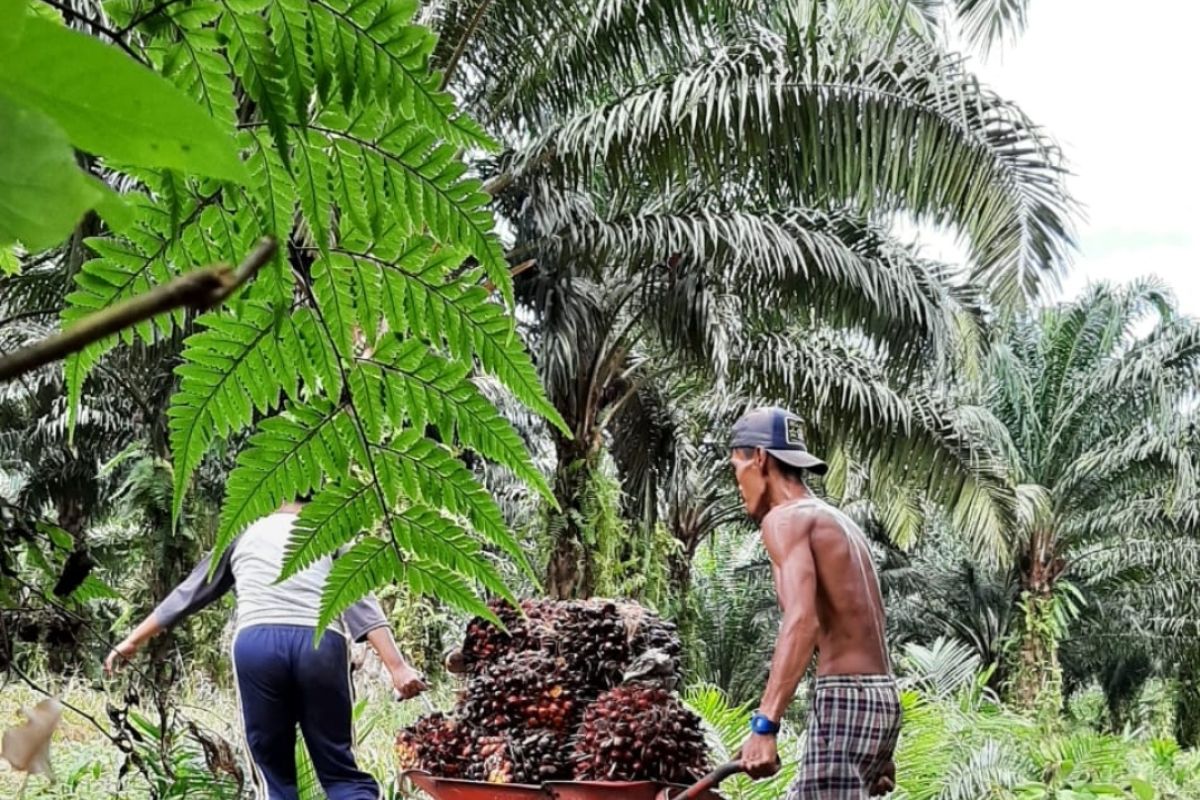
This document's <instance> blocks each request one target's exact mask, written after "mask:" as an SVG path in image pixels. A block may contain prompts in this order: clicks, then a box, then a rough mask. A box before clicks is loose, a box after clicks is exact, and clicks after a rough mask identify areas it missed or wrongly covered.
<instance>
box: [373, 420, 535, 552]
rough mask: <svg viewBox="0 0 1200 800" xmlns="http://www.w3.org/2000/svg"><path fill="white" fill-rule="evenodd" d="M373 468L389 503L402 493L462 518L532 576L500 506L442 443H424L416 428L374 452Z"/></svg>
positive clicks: (427, 441) (403, 433)
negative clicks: (376, 470)
mask: <svg viewBox="0 0 1200 800" xmlns="http://www.w3.org/2000/svg"><path fill="white" fill-rule="evenodd" d="M376 468H377V469H378V470H379V472H380V483H381V485H382V487H383V490H384V494H385V496H386V497H387V499H388V502H389V503H395V502H397V499H398V498H399V497H400V496H401V495H403V496H407V497H409V498H412V499H413V500H416V501H418V502H422V503H424V504H426V505H429V506H433V507H435V508H444V509H446V510H447V511H449V512H450V513H452V514H456V515H459V516H463V517H465V518H466V519H467V520H468V521H469V522H470V523H471V527H472V528H474V530H475V531H476V532H477V533H478V534H479V535H480V536H481V537H483V539H484V540H486V541H488V542H490V543H491V544H493V545H495V546H496V547H499V548H500V549H501V550H502V551H503V552H504V553H506V554H508V555H509V556H511V557H512V558H513V559H515V560H516V562H517V564H518V566H520V567H521V569H523V570H524V571H525V572H526V573H527V574H529V575H531V576H532V574H533V568H532V567H531V566H530V564H529V560H528V558H527V556H526V555H525V551H524V550H523V549H522V548H521V545H520V543H519V542H517V540H516V539H515V538H514V537H513V535H512V534H511V533H509V531H508V527H507V526H506V524H505V522H504V514H503V512H501V510H500V506H499V505H497V503H496V501H495V500H494V499H493V498H492V496H491V494H489V493H488V491H487V490H486V489H484V488H483V487H482V486H480V485H479V483H478V482H477V481H476V480H475V477H474V475H472V474H471V471H470V470H469V469H467V467H466V465H465V464H463V462H462V461H460V460H459V459H457V458H455V457H454V455H453V454H452V453H451V452H450V450H449V449H448V448H446V447H445V446H444V445H440V444H438V443H437V442H433V441H430V440H429V439H426V438H425V437H423V436H422V435H421V433H420V431H418V430H411V429H410V430H406V431H403V432H401V433H400V434H399V435H398V436H396V437H395V438H394V439H392V441H391V442H389V443H388V445H387V446H386V447H385V448H384V449H383V450H382V451H381V452H380V457H379V458H377V459H376Z"/></svg>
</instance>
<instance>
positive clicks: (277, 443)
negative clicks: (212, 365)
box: [213, 398, 366, 563]
mask: <svg viewBox="0 0 1200 800" xmlns="http://www.w3.org/2000/svg"><path fill="white" fill-rule="evenodd" d="M360 445H361V443H360V441H359V439H358V432H357V431H356V430H355V428H354V422H353V421H352V420H351V419H350V417H349V415H348V414H347V413H346V410H345V409H344V408H342V407H341V406H337V405H334V404H333V403H330V402H328V401H326V400H323V399H320V398H311V399H310V400H309V401H308V402H307V403H306V404H295V403H293V404H290V405H289V406H288V408H287V410H286V411H285V412H284V413H282V414H279V415H277V416H274V417H268V418H267V419H264V420H263V421H262V422H260V423H259V424H258V430H257V432H256V433H255V434H254V435H253V436H251V437H250V441H249V443H248V444H247V446H246V448H245V449H244V450H243V451H242V452H241V453H240V454H239V455H238V459H237V467H235V468H234V470H233V472H231V473H230V474H229V481H228V483H227V485H226V490H225V502H224V503H223V504H222V507H221V519H220V522H219V524H218V527H217V540H216V544H215V545H214V548H213V549H214V555H213V561H214V563H215V562H216V560H217V559H218V558H220V555H221V553H223V552H224V551H225V548H226V547H228V546H229V543H230V542H232V541H233V540H234V538H235V537H236V536H237V535H238V533H240V532H241V531H242V529H243V528H245V527H246V526H247V525H249V524H250V523H251V522H254V521H255V520H256V519H258V518H259V517H263V516H266V515H267V514H270V513H272V512H273V511H275V509H277V508H278V507H279V505H280V503H283V502H284V501H285V500H292V499H294V498H295V497H297V496H298V495H301V494H305V493H306V492H308V491H310V490H312V489H314V488H316V487H318V486H320V485H321V484H322V483H323V482H324V481H325V480H331V479H337V478H339V477H341V476H344V475H346V474H347V471H348V469H349V465H350V461H351V458H352V457H354V458H355V460H358V461H365V460H366V458H365V457H362V456H364V454H363V453H362V451H361V446H360Z"/></svg>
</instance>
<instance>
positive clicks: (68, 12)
mask: <svg viewBox="0 0 1200 800" xmlns="http://www.w3.org/2000/svg"><path fill="white" fill-rule="evenodd" d="M42 2H43V3H45V4H46V5H48V6H50V7H51V8H56V9H58V10H59V11H61V12H62V13H63V14H64V15H65V16H66V17H67V18H68V19H72V20H75V21H76V22H82V23H84V24H86V25H89V26H91V27H92V28H93V29H94V30H96V31H99V32H100V33H102V34H104V35H105V36H106V37H108V38H109V39H110V40H112V43H113V44H115V45H116V46H117V47H119V48H121V49H122V50H124V51H125V52H126V53H128V54H129V56H130V58H132V59H133V60H134V61H136V62H138V63H139V64H141V65H142V66H144V67H150V62H149V61H147V60H146V59H145V58H144V57H143V56H142V54H141V53H139V52H137V51H136V50H134V49H133V48H132V47H130V46H129V44H128V42H126V41H125V39H124V38H123V37H122V35H121V31H114V30H113V29H112V28H110V27H108V26H107V25H105V24H104V23H102V22H99V21H98V20H94V19H92V18H91V17H89V16H88V15H86V14H81V13H79V12H78V11H76V10H75V9H73V8H71V7H70V6H69V5H66V4H65V3H60V2H58V0H42ZM152 68H153V67H151V69H152Z"/></svg>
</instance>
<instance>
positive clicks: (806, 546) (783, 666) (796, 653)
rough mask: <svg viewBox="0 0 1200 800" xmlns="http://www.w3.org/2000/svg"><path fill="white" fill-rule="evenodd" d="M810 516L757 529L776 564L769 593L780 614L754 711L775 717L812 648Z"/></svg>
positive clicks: (815, 624)
mask: <svg viewBox="0 0 1200 800" xmlns="http://www.w3.org/2000/svg"><path fill="white" fill-rule="evenodd" d="M811 527H812V522H811V518H809V517H798V516H796V515H793V514H789V515H787V516H786V517H785V518H784V519H782V520H780V521H779V522H776V523H774V524H772V525H770V526H768V528H766V529H764V530H763V544H764V545H765V546H766V548H767V553H768V554H769V555H770V556H771V561H772V562H773V563H774V564H775V565H776V568H775V570H773V572H774V574H775V593H776V595H777V596H778V597H779V606H780V608H781V609H782V611H783V619H782V621H781V622H780V624H779V638H778V639H777V640H776V642H775V653H774V655H773V656H772V657H771V672H770V674H769V676H768V678H767V687H766V689H765V690H764V691H763V697H762V702H761V703H760V704H759V711H760V712H761V713H762V714H764V715H765V716H767V717H768V718H769V719H771V720H773V721H775V722H778V721H779V720H780V719H781V718H782V717H783V713H784V712H785V711H787V707H788V706H789V705H790V704H791V702H792V698H793V697H794V696H795V694H796V687H797V686H799V685H800V680H801V679H802V678H803V677H804V673H805V671H806V670H807V669H808V664H809V662H810V661H811V660H812V656H813V651H814V650H816V647H817V635H818V634H819V633H820V624H819V623H818V621H817V571H816V566H815V564H814V562H813V556H812V548H811V546H810V536H809V532H810V529H811Z"/></svg>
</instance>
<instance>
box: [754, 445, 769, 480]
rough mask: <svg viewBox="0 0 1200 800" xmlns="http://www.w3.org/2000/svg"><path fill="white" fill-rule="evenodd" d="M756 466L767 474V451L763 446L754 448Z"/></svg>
mask: <svg viewBox="0 0 1200 800" xmlns="http://www.w3.org/2000/svg"><path fill="white" fill-rule="evenodd" d="M754 466H756V467H758V468H759V469H760V470H761V471H762V473H763V474H764V475H766V474H767V451H766V450H764V449H762V448H761V447H756V448H754Z"/></svg>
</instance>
